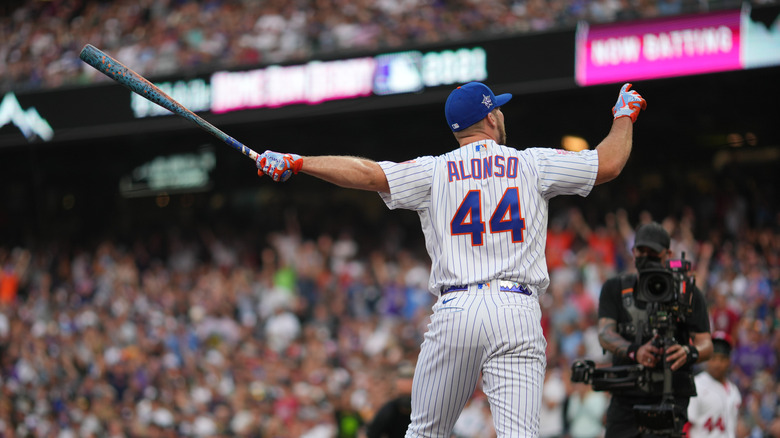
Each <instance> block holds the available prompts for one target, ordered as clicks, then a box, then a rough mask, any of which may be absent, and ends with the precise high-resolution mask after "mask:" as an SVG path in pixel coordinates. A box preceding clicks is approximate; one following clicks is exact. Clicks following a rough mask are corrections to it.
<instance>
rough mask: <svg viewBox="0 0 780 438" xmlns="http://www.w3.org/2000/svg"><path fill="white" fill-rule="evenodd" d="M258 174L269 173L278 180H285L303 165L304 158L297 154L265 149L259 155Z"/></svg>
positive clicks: (257, 162)
mask: <svg viewBox="0 0 780 438" xmlns="http://www.w3.org/2000/svg"><path fill="white" fill-rule="evenodd" d="M255 164H256V165H257V174H258V175H259V176H263V175H268V176H270V177H271V179H273V180H274V181H276V182H284V181H287V180H288V179H290V177H291V176H293V175H295V174H297V173H298V172H299V171H300V170H301V167H303V158H301V156H300V155H296V154H283V153H279V152H274V151H265V152H263V153H262V154H260V155H259V156H258V157H257V161H256V162H255Z"/></svg>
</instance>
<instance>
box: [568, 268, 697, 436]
mask: <svg viewBox="0 0 780 438" xmlns="http://www.w3.org/2000/svg"><path fill="white" fill-rule="evenodd" d="M690 270H691V262H690V261H688V260H685V253H683V254H682V258H681V259H679V260H670V261H668V262H667V263H666V264H665V265H662V264H661V263H657V264H650V265H648V266H644V267H643V269H642V270H641V271H640V272H639V277H638V281H637V291H636V300H637V301H642V302H643V303H645V304H646V314H647V319H648V321H646V322H645V323H646V324H648V327H649V328H650V330H651V331H652V334H653V335H654V345H656V346H657V347H659V348H661V349H662V350H663V351H664V352H665V351H666V348H667V347H669V346H671V345H674V344H677V343H678V341H677V340H676V339H675V334H676V333H678V328H683V327H684V325H685V321H686V319H687V318H688V317H689V316H690V315H691V313H692V311H693V309H692V306H691V303H692V298H693V291H694V288H695V278H694V277H693V276H692V275H689V273H690ZM685 336H686V337H687V333H686V334H685ZM571 380H572V381H573V382H582V383H585V384H589V385H591V386H592V387H593V389H594V390H595V391H610V392H612V393H613V394H619V393H624V394H632V395H651V396H660V403H658V404H649V405H648V404H646V405H635V406H634V407H633V409H634V414H635V416H636V419H637V424H638V425H639V427H640V431H642V432H643V434H645V436H659V437H674V438H677V437H680V438H681V437H683V433H682V428H683V426H684V423H685V414H686V413H685V412H684V407H682V406H679V405H678V404H676V403H675V396H678V397H691V396H694V395H696V386H695V383H694V381H693V374H692V372H691V371H690V370H686V371H680V370H678V371H676V372H673V371H672V369H671V363H670V362H667V361H666V353H664V356H663V360H661V361H660V362H659V364H658V365H656V366H655V367H653V368H648V367H646V366H644V365H641V364H630V365H616V366H610V367H598V368H597V367H596V366H595V363H594V362H593V361H590V360H577V361H575V362H574V363H573V364H572V376H571Z"/></svg>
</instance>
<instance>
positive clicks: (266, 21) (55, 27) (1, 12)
mask: <svg viewBox="0 0 780 438" xmlns="http://www.w3.org/2000/svg"><path fill="white" fill-rule="evenodd" d="M764 3H765V2H764ZM739 6H740V2H738V1H735V0H723V1H719V2H714V3H713V2H695V1H691V0H663V1H661V2H660V3H658V2H654V1H649V0H564V1H560V2H544V1H541V0H528V1H510V0H489V1H482V2H435V1H430V0H410V1H383V2H378V3H372V2H367V1H362V2H356V3H354V4H352V3H346V4H342V3H340V2H337V1H334V0H317V1H314V0H296V1H295V2H284V1H278V0H273V1H267V2H263V3H256V2H246V1H238V0H220V1H207V0H199V1H161V2H153V1H142V2H136V1H132V0H118V1H113V2H104V1H97V0H79V1H72V2H66V1H24V2H21V1H17V2H11V3H10V4H8V5H3V6H2V7H0V78H2V81H1V82H0V88H1V89H2V90H0V91H8V90H25V89H35V88H39V87H47V88H51V87H60V86H64V85H72V84H86V83H92V82H95V81H106V80H109V79H108V78H106V77H103V75H101V74H100V73H98V72H97V71H95V70H94V69H91V68H89V67H88V66H86V65H85V64H84V63H82V62H81V61H80V60H79V58H78V53H79V51H80V50H81V48H82V47H83V46H84V45H85V44H87V43H90V44H93V45H95V46H97V47H99V48H101V49H103V50H105V51H107V52H108V53H111V54H112V55H115V56H116V57H117V58H118V59H121V60H122V62H123V63H125V64H126V65H128V66H131V68H133V70H135V71H137V72H138V73H140V74H141V75H144V76H163V75H170V74H174V73H177V72H180V71H186V72H188V74H191V73H192V72H193V71H195V72H197V71H203V72H205V71H213V70H215V69H223V68H234V67H241V66H244V67H247V66H257V65H259V64H277V63H282V62H292V61H298V62H302V61H305V60H307V59H312V58H317V57H319V56H321V55H323V54H327V53H333V52H342V53H348V52H349V51H355V50H374V51H375V50H382V49H397V48H401V47H404V46H410V45H414V44H428V43H436V42H441V41H457V40H463V39H467V38H478V37H483V36H486V35H490V36H495V35H501V34H504V35H511V34H514V33H517V32H528V31H546V30H554V29H559V28H565V27H572V26H574V25H576V23H577V22H578V21H581V20H587V21H591V22H596V23H604V22H611V21H616V20H633V19H636V18H648V17H655V16H657V15H676V14H681V13H688V12H695V11H702V12H706V11H708V10H710V9H712V8H716V7H717V8H738V7H739Z"/></svg>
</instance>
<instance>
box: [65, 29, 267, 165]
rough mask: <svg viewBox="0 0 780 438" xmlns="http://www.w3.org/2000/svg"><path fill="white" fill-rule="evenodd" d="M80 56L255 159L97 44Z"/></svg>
mask: <svg viewBox="0 0 780 438" xmlns="http://www.w3.org/2000/svg"><path fill="white" fill-rule="evenodd" d="M79 58H81V60H82V61H84V62H86V63H87V64H89V65H91V66H92V67H94V68H95V69H96V70H98V71H99V72H101V73H103V74H104V75H106V76H108V77H109V78H111V79H113V80H115V81H117V82H119V83H120V84H122V85H123V86H125V87H127V88H128V89H129V90H130V91H132V92H134V93H136V94H138V95H140V96H141V97H144V98H146V99H148V100H150V101H152V102H154V103H156V104H157V105H160V106H161V107H163V108H165V109H167V110H169V111H171V112H172V113H174V114H177V115H180V116H182V117H184V118H185V119H187V120H190V121H192V122H195V123H196V124H197V125H198V126H200V127H201V128H203V130H205V131H206V132H208V133H210V134H212V135H213V136H215V137H217V138H218V139H220V140H222V141H224V142H225V143H227V144H228V145H230V146H232V147H233V148H235V149H236V150H237V151H239V152H241V153H242V154H244V155H246V156H247V157H249V158H251V159H252V160H257V156H258V155H259V154H258V153H257V152H255V151H253V150H252V149H250V148H248V147H247V146H244V144H242V143H241V142H239V141H238V140H236V139H235V138H233V137H231V136H229V135H227V134H225V133H224V132H222V131H221V130H219V129H218V128H217V127H216V126H214V125H212V124H211V123H209V122H207V121H206V120H205V119H203V118H202V117H200V116H199V115H197V114H195V113H193V112H192V111H190V110H188V109H187V108H185V107H184V105H182V104H180V103H179V102H177V101H176V99H174V98H172V97H171V96H169V95H167V94H165V92H164V91H162V90H161V89H160V88H159V87H157V86H156V85H154V84H153V83H151V82H149V81H148V80H147V79H146V78H144V77H143V76H141V75H139V74H138V73H136V72H134V71H133V70H130V69H129V68H127V66H125V65H124V64H122V63H121V62H119V61H117V60H116V59H114V58H112V57H110V56H108V55H107V54H105V53H104V52H103V51H101V50H100V49H98V48H97V47H95V46H93V45H91V44H87V45H86V46H84V48H83V49H81V53H80V54H79Z"/></svg>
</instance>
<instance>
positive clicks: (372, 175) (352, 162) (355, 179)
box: [301, 155, 390, 193]
mask: <svg viewBox="0 0 780 438" xmlns="http://www.w3.org/2000/svg"><path fill="white" fill-rule="evenodd" d="M301 171H302V172H303V173H306V174H309V175H311V176H314V177H317V178H319V179H322V180H325V181H328V182H330V183H333V184H336V185H337V186H341V187H346V188H349V189H360V190H370V191H375V192H385V193H390V184H388V182H387V176H385V172H384V171H383V170H382V168H381V167H380V166H379V164H377V163H376V162H375V161H373V160H369V159H367V158H361V157H350V156H333V155H328V156H320V157H304V158H303V168H302V169H301Z"/></svg>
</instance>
